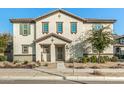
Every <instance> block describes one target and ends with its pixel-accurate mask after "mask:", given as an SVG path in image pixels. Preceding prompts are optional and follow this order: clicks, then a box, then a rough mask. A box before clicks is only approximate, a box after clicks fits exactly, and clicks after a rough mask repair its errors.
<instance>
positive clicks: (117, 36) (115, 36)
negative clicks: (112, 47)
mask: <svg viewBox="0 0 124 93" xmlns="http://www.w3.org/2000/svg"><path fill="white" fill-rule="evenodd" d="M120 38H124V35H114V39H120Z"/></svg>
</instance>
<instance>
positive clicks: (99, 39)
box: [86, 25, 114, 62]
mask: <svg viewBox="0 0 124 93" xmlns="http://www.w3.org/2000/svg"><path fill="white" fill-rule="evenodd" d="M110 30H111V28H110V25H108V26H106V27H103V26H102V27H101V28H99V29H92V30H90V34H89V37H88V38H87V39H86V41H87V42H88V43H91V44H92V48H93V49H94V50H96V51H97V55H98V62H100V55H101V53H103V51H104V50H105V48H107V47H109V45H111V44H113V43H114V40H113V35H112V33H111V31H110Z"/></svg>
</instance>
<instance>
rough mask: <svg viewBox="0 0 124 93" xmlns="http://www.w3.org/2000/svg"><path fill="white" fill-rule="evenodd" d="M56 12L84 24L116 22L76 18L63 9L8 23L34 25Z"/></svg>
mask: <svg viewBox="0 0 124 93" xmlns="http://www.w3.org/2000/svg"><path fill="white" fill-rule="evenodd" d="M58 12H60V13H63V14H65V15H67V16H70V17H72V18H75V19H77V20H79V21H82V22H84V23H114V22H116V20H115V19H95V18H81V17H78V16H76V15H74V14H72V13H70V12H68V11H65V10H63V9H57V10H54V11H52V12H49V13H47V14H45V15H42V16H40V17H37V18H17V19H10V22H11V23H35V22H36V21H38V20H41V19H43V18H47V17H49V16H51V15H53V14H55V13H58Z"/></svg>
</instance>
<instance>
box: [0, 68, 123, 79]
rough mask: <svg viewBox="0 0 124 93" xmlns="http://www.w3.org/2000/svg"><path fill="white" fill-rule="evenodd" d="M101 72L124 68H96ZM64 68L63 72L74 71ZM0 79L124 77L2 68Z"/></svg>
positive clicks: (119, 70)
mask: <svg viewBox="0 0 124 93" xmlns="http://www.w3.org/2000/svg"><path fill="white" fill-rule="evenodd" d="M95 70H98V71H101V72H116V73H117V72H124V69H95ZM72 71H73V70H72V69H63V70H62V72H72ZM91 71H94V69H75V72H91ZM0 80H77V81H79V80H82V81H124V77H116V76H112V77H108V76H68V75H66V76H64V75H63V74H62V73H60V71H58V70H57V69H42V68H35V69H0Z"/></svg>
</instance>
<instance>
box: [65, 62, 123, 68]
mask: <svg viewBox="0 0 124 93" xmlns="http://www.w3.org/2000/svg"><path fill="white" fill-rule="evenodd" d="M65 66H66V67H67V68H73V66H74V68H77V69H85V68H93V69H95V68H97V69H102V68H124V63H122V62H106V63H74V64H73V63H65Z"/></svg>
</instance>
